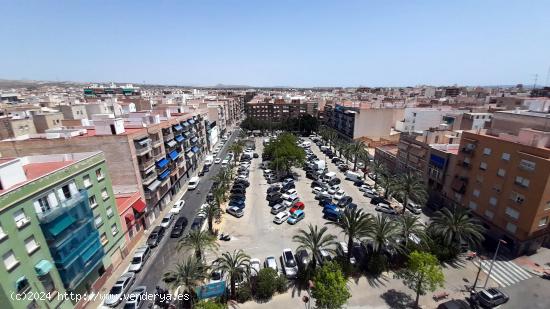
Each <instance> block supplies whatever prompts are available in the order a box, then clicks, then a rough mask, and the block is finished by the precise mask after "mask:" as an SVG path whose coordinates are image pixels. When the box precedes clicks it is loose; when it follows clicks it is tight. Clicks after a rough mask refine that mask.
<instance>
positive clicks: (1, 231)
mask: <svg viewBox="0 0 550 309" xmlns="http://www.w3.org/2000/svg"><path fill="white" fill-rule="evenodd" d="M6 237H8V234H6V232H4V229H3V228H2V226H1V225H0V240H2V239H4V238H6Z"/></svg>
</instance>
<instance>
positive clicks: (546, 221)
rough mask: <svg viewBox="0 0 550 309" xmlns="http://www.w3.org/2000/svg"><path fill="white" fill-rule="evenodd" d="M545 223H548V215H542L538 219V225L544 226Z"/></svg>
mask: <svg viewBox="0 0 550 309" xmlns="http://www.w3.org/2000/svg"><path fill="white" fill-rule="evenodd" d="M546 224H548V217H544V218H542V219H540V220H539V227H541V226H545V225H546Z"/></svg>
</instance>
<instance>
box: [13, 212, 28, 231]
mask: <svg viewBox="0 0 550 309" xmlns="http://www.w3.org/2000/svg"><path fill="white" fill-rule="evenodd" d="M13 220H14V221H15V225H16V226H17V228H19V229H20V228H22V227H24V226H26V225H27V224H29V223H30V222H31V220H30V219H29V217H27V215H25V212H24V211H23V209H19V210H17V211H16V212H15V213H14V214H13Z"/></svg>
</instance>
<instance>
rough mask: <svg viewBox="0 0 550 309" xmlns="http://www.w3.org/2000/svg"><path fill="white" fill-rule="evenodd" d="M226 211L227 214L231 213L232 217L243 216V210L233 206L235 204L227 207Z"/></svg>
mask: <svg viewBox="0 0 550 309" xmlns="http://www.w3.org/2000/svg"><path fill="white" fill-rule="evenodd" d="M226 211H227V213H228V214H230V215H233V216H234V217H237V218H240V217H242V216H244V211H243V210H242V209H241V208H239V207H235V206H233V207H229V208H227V210H226Z"/></svg>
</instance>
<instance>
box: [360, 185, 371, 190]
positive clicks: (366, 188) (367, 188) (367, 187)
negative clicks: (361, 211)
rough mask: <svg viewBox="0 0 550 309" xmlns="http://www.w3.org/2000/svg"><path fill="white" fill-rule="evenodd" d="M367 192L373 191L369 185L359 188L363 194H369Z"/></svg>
mask: <svg viewBox="0 0 550 309" xmlns="http://www.w3.org/2000/svg"><path fill="white" fill-rule="evenodd" d="M367 190H371V186H369V185H361V186H360V187H359V191H361V192H367Z"/></svg>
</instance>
